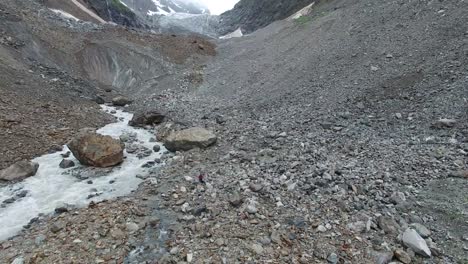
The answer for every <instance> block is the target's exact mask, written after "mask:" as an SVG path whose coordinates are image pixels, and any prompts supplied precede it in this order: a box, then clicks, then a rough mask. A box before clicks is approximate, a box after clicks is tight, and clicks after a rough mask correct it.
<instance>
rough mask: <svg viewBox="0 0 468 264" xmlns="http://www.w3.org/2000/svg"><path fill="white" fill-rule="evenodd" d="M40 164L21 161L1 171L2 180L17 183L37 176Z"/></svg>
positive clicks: (0, 178)
mask: <svg viewBox="0 0 468 264" xmlns="http://www.w3.org/2000/svg"><path fill="white" fill-rule="evenodd" d="M38 169H39V164H38V163H35V162H29V161H27V160H22V161H19V162H17V163H15V164H13V165H11V166H10V167H8V168H6V169H4V170H2V171H0V180H3V181H17V180H23V179H25V178H28V177H31V176H34V175H36V172H37V170H38Z"/></svg>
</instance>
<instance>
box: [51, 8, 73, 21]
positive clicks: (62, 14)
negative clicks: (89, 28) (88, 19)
mask: <svg viewBox="0 0 468 264" xmlns="http://www.w3.org/2000/svg"><path fill="white" fill-rule="evenodd" d="M49 9H50V11H52V12H54V13H55V14H57V15H59V16H61V17H64V18H67V19H71V20H75V21H79V20H80V19H78V18H76V17H75V16H73V15H72V14H70V13H67V12H65V11H62V10H58V9H53V8H49Z"/></svg>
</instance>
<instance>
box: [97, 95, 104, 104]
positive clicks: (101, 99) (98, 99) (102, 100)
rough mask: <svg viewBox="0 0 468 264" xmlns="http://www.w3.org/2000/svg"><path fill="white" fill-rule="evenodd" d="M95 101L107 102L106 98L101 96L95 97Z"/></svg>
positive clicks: (99, 102) (98, 102)
mask: <svg viewBox="0 0 468 264" xmlns="http://www.w3.org/2000/svg"><path fill="white" fill-rule="evenodd" d="M94 101H95V102H96V103H97V104H105V103H106V101H105V100H104V98H102V97H101V96H99V95H98V96H96V98H94Z"/></svg>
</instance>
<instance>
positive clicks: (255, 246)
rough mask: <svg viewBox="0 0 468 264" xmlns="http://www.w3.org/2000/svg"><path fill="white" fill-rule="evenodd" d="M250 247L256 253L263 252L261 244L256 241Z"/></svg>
mask: <svg viewBox="0 0 468 264" xmlns="http://www.w3.org/2000/svg"><path fill="white" fill-rule="evenodd" d="M251 249H252V251H253V252H254V253H255V254H257V255H261V254H263V251H264V249H263V246H262V245H260V244H257V243H255V244H253V245H252V247H251Z"/></svg>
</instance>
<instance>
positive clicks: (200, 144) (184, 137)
mask: <svg viewBox="0 0 468 264" xmlns="http://www.w3.org/2000/svg"><path fill="white" fill-rule="evenodd" d="M216 141H217V137H216V135H215V134H213V132H211V131H209V130H207V129H204V128H200V127H194V128H189V129H185V130H181V131H176V132H171V133H170V134H169V136H167V137H166V138H165V139H164V146H165V147H166V148H167V149H168V150H169V151H172V152H175V151H187V150H191V149H194V148H208V147H209V146H211V145H213V144H215V143H216Z"/></svg>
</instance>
